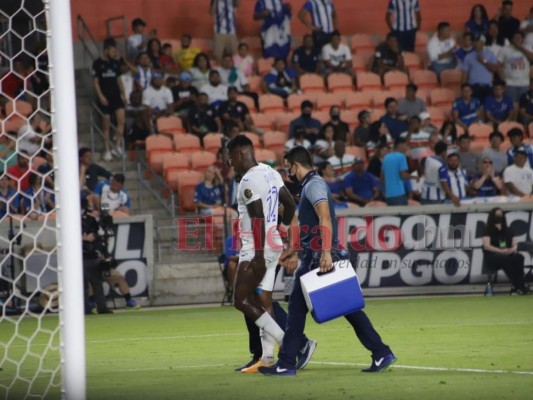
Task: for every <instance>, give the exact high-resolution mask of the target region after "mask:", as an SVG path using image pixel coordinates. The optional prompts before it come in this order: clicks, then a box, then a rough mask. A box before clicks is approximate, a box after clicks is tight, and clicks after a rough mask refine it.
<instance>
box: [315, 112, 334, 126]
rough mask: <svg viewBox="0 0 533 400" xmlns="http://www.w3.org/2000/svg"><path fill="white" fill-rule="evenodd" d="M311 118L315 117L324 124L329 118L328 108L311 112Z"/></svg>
mask: <svg viewBox="0 0 533 400" xmlns="http://www.w3.org/2000/svg"><path fill="white" fill-rule="evenodd" d="M313 118H316V119H318V120H319V121H320V123H321V124H322V125H324V124H326V123H327V122H328V121H329V119H330V116H329V110H328V111H317V112H314V113H313Z"/></svg>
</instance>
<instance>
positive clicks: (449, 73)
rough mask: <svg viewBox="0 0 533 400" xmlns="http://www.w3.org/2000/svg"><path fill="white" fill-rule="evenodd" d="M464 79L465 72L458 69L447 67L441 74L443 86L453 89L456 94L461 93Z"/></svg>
mask: <svg viewBox="0 0 533 400" xmlns="http://www.w3.org/2000/svg"><path fill="white" fill-rule="evenodd" d="M462 79H463V73H462V72H461V71H460V70H458V69H447V70H444V71H442V72H441V74H440V84H441V86H442V87H444V88H448V89H451V90H453V92H454V93H455V95H456V96H459V94H460V91H461V82H462Z"/></svg>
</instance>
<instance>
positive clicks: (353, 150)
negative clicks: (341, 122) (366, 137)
mask: <svg viewBox="0 0 533 400" xmlns="http://www.w3.org/2000/svg"><path fill="white" fill-rule="evenodd" d="M346 154H351V155H352V156H354V157H361V158H362V159H363V160H365V163H366V161H367V158H366V149H365V148H363V147H359V146H346Z"/></svg>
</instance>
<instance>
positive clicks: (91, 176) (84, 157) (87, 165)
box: [78, 147, 112, 194]
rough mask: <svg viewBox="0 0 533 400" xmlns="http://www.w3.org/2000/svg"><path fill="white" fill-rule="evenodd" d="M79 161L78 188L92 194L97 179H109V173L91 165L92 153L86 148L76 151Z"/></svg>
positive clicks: (95, 165)
mask: <svg viewBox="0 0 533 400" xmlns="http://www.w3.org/2000/svg"><path fill="white" fill-rule="evenodd" d="M78 159H79V161H80V188H81V190H82V191H86V192H88V193H89V194H90V193H92V192H93V190H94V188H95V187H96V185H97V183H98V178H100V177H102V178H105V179H110V178H111V175H112V174H111V172H109V171H108V170H107V169H105V168H103V167H101V166H99V165H98V164H94V163H93V153H92V151H91V150H90V149H89V148H87V147H82V148H81V149H79V151H78Z"/></svg>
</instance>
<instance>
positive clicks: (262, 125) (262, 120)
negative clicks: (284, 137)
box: [250, 113, 274, 130]
mask: <svg viewBox="0 0 533 400" xmlns="http://www.w3.org/2000/svg"><path fill="white" fill-rule="evenodd" d="M250 116H251V117H252V120H253V121H254V125H255V127H256V128H259V129H265V130H271V129H273V128H274V126H273V125H274V120H273V118H272V115H271V114H258V113H250Z"/></svg>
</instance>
